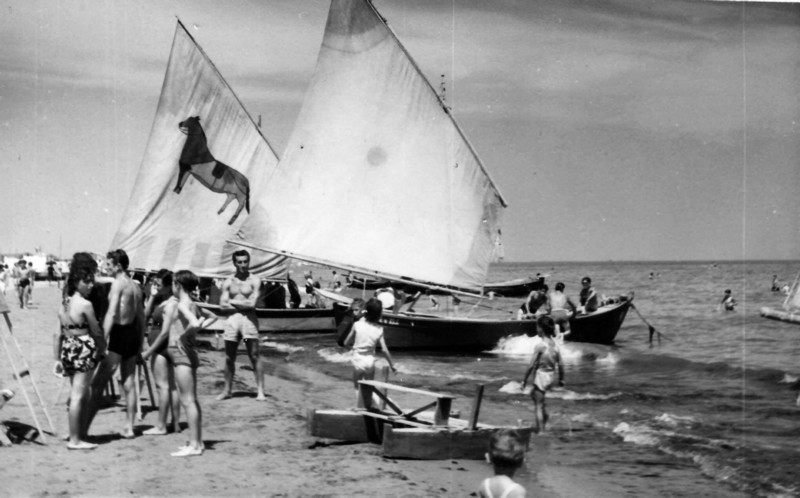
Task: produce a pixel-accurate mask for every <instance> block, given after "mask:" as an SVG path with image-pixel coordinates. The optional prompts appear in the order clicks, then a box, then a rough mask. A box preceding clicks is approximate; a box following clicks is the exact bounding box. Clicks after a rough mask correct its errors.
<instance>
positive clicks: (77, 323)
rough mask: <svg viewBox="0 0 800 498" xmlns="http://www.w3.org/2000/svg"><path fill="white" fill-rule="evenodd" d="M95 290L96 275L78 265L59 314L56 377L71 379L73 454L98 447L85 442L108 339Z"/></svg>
mask: <svg viewBox="0 0 800 498" xmlns="http://www.w3.org/2000/svg"><path fill="white" fill-rule="evenodd" d="M93 286H94V273H93V272H91V271H90V270H89V269H88V268H83V267H79V266H78V265H76V268H75V270H74V271H72V272H70V274H69V279H67V286H66V292H65V293H64V300H63V305H62V307H61V309H59V311H58V322H59V331H58V334H57V335H56V336H55V338H54V339H55V340H54V341H53V342H54V347H53V352H54V356H55V357H56V365H55V372H56V374H59V375H62V374H65V375H67V376H69V378H70V386H71V388H70V396H69V415H68V420H69V442H68V443H67V448H68V449H71V450H93V449H95V448H96V447H97V445H96V444H92V443H89V442H87V441H86V440H85V438H86V435H87V433H88V432H89V427H88V426H87V420H86V416H85V414H86V405H87V403H88V401H89V386H91V383H92V376H93V375H94V368H95V367H96V366H97V363H98V362H99V360H100V359H101V358H102V357H103V356H105V351H106V343H105V337H104V335H103V333H102V331H101V330H100V325H99V324H98V322H97V318H96V317H95V314H94V309H93V308H92V303H90V302H89V301H88V300H87V297H88V296H89V293H90V292H91V291H92V287H93Z"/></svg>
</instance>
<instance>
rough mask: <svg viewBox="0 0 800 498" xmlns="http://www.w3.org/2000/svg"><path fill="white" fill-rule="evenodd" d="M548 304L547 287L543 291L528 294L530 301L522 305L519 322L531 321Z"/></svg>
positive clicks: (518, 315) (518, 313) (518, 316)
mask: <svg viewBox="0 0 800 498" xmlns="http://www.w3.org/2000/svg"><path fill="white" fill-rule="evenodd" d="M546 302H547V286H546V285H545V286H544V287H543V288H542V289H541V290H532V291H531V292H530V294H528V299H526V300H525V302H524V303H522V306H520V307H519V310H518V311H517V320H529V319H531V318H535V317H536V315H537V314H540V313H537V312H538V311H539V308H541V307H542V305H544V304H545V303H546Z"/></svg>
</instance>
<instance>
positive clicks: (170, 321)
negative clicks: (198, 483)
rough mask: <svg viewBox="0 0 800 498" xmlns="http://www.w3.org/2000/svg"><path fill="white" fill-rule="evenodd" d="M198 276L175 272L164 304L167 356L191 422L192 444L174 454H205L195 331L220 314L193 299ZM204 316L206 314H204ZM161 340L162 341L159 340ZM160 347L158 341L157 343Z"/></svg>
mask: <svg viewBox="0 0 800 498" xmlns="http://www.w3.org/2000/svg"><path fill="white" fill-rule="evenodd" d="M197 284H198V279H197V276H195V274H194V273H192V272H191V271H189V270H180V271H179V272H177V273H175V276H174V278H173V282H172V294H173V295H172V297H170V298H169V300H168V301H167V305H166V306H165V307H164V328H165V329H168V330H169V345H168V346H167V354H166V356H167V360H168V361H169V363H170V364H171V365H172V367H173V368H174V369H175V380H176V381H177V384H178V392H179V394H180V398H181V404H182V405H183V409H184V412H185V413H186V418H187V420H188V422H189V444H187V445H186V446H182V447H181V448H180V449H179V450H178V451H176V452H174V453H172V454H171V455H172V456H174V457H188V456H198V455H202V454H203V449H204V447H203V437H202V428H201V423H202V413H201V411H200V404H199V403H198V402H197V367H198V365H199V364H200V359H199V357H198V355H197V349H196V345H195V335H196V333H197V331H198V330H201V329H204V328H207V327H208V326H209V325H211V324H212V323H214V322H215V321H216V320H217V318H216V317H215V316H213V315H211V314H210V313H207V312H204V311H202V310H200V309H199V308H198V307H197V305H196V304H195V303H194V301H193V300H192V292H194V291H195V290H197ZM201 317H202V318H201ZM156 342H158V341H156ZM153 347H155V348H157V347H158V344H153Z"/></svg>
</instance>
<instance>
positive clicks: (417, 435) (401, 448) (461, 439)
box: [383, 424, 531, 460]
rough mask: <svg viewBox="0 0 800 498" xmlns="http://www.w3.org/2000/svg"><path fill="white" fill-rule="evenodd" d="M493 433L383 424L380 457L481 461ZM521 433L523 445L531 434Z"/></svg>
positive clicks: (523, 431) (529, 431) (491, 430)
mask: <svg viewBox="0 0 800 498" xmlns="http://www.w3.org/2000/svg"><path fill="white" fill-rule="evenodd" d="M496 430H498V429H497V428H494V429H478V430H474V431H457V430H447V429H439V430H437V429H436V428H427V429H424V428H416V427H415V428H403V427H392V426H390V425H388V424H387V425H386V427H385V428H384V431H383V456H384V457H387V458H410V459H414V460H451V459H462V460H482V459H483V458H484V455H485V453H486V451H487V450H488V447H489V438H491V437H492V434H493V433H494V432H495V431H496ZM522 433H523V436H524V438H525V444H526V445H527V443H528V441H529V440H530V435H531V430H530V429H527V430H526V429H522Z"/></svg>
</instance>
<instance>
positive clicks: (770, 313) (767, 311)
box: [759, 274, 800, 325]
mask: <svg viewBox="0 0 800 498" xmlns="http://www.w3.org/2000/svg"><path fill="white" fill-rule="evenodd" d="M799 280H800V274H798V276H797V277H795V279H794V283H792V286H791V287H790V288H789V293H788V294H787V295H786V299H784V300H783V306H782V308H783V309H775V308H769V307H766V306H765V307H763V308H761V309H760V310H759V313H760V314H761V316H762V317H764V318H768V319H770V320H778V321H781V322H786V323H794V324H798V325H800V292H798V281H799Z"/></svg>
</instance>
